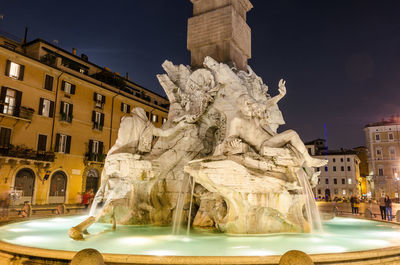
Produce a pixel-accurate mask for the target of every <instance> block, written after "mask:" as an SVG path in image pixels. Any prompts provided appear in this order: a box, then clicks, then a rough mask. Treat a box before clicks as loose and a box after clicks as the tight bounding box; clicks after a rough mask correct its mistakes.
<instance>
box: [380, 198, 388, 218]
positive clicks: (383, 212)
mask: <svg viewBox="0 0 400 265" xmlns="http://www.w3.org/2000/svg"><path fill="white" fill-rule="evenodd" d="M378 204H379V210H381V217H382V220H386V203H385V197H383V195H382V196H381V197H380V198H379V201H378Z"/></svg>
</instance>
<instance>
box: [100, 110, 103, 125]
mask: <svg viewBox="0 0 400 265" xmlns="http://www.w3.org/2000/svg"><path fill="white" fill-rule="evenodd" d="M100 126H104V113H101V116H100Z"/></svg>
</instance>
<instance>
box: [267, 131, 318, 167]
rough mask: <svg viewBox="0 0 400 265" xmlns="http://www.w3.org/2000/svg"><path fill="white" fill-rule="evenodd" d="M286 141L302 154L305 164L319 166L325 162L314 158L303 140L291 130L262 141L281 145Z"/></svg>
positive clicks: (274, 145) (268, 144) (272, 144)
mask: <svg viewBox="0 0 400 265" xmlns="http://www.w3.org/2000/svg"><path fill="white" fill-rule="evenodd" d="M287 143H290V144H291V145H292V146H293V147H294V148H295V149H296V150H297V151H298V152H299V153H300V154H301V155H302V156H303V158H304V160H305V163H306V166H308V167H320V166H323V165H325V164H326V161H325V160H321V159H316V158H313V157H311V156H310V154H309V153H308V151H307V148H306V147H305V145H304V143H303V141H302V140H301V139H300V137H299V135H298V134H297V133H296V132H295V131H293V130H287V131H284V132H282V133H279V134H277V135H274V136H272V137H271V138H270V139H268V140H267V141H265V142H264V143H263V146H269V147H282V146H284V145H285V144H287Z"/></svg>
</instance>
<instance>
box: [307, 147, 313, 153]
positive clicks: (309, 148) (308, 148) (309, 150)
mask: <svg viewBox="0 0 400 265" xmlns="http://www.w3.org/2000/svg"><path fill="white" fill-rule="evenodd" d="M307 151H308V154H310V155H312V154H311V147H307Z"/></svg>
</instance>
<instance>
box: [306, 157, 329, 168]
mask: <svg viewBox="0 0 400 265" xmlns="http://www.w3.org/2000/svg"><path fill="white" fill-rule="evenodd" d="M327 163H328V160H325V159H318V158H312V157H311V158H310V159H307V160H306V166H307V167H322V166H325V165H326V164H327Z"/></svg>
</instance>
